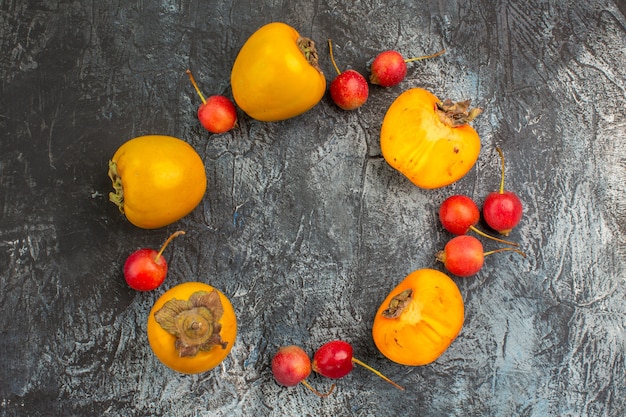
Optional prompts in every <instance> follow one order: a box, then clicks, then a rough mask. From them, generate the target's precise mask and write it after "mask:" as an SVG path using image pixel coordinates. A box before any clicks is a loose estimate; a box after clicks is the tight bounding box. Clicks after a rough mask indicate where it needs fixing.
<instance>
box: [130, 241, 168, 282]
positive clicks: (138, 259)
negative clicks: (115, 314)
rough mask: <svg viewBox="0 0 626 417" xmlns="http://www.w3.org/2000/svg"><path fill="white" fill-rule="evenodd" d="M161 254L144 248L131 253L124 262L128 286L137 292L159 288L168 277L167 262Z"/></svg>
mask: <svg viewBox="0 0 626 417" xmlns="http://www.w3.org/2000/svg"><path fill="white" fill-rule="evenodd" d="M158 253H159V252H158V251H156V250H154V249H148V248H143V249H139V250H137V251H135V252H133V253H131V254H130V255H129V256H128V258H126V262H124V279H125V280H126V283H127V284H128V286H129V287H130V288H132V289H134V290H137V291H151V290H154V289H156V288H158V287H159V286H160V285H161V284H162V283H163V281H164V280H165V276H166V275H167V261H166V260H165V258H164V257H163V256H159V259H157V260H156V261H155V259H156V256H157V254H158Z"/></svg>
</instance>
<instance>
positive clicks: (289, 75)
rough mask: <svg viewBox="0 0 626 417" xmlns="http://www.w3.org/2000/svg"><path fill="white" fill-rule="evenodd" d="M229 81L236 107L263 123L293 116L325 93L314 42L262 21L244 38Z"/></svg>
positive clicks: (282, 25) (279, 24)
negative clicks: (254, 30) (261, 23)
mask: <svg viewBox="0 0 626 417" xmlns="http://www.w3.org/2000/svg"><path fill="white" fill-rule="evenodd" d="M230 84H231V87H232V91H233V98H234V99H235V102H236V103H237V105H238V106H239V107H240V108H241V109H242V110H243V111H244V112H246V114H248V116H250V117H252V118H253V119H256V120H260V121H264V122H275V121H279V120H285V119H289V118H291V117H295V116H298V115H300V114H302V113H304V112H306V111H308V110H310V109H311V108H312V107H313V106H315V105H316V104H317V103H319V102H320V100H321V99H322V98H323V97H324V93H325V92H326V79H325V78H324V73H323V72H322V71H321V69H320V67H319V65H318V54H317V50H316V49H315V42H314V41H313V40H312V39H310V38H307V37H304V36H300V34H299V33H298V31H297V30H296V29H294V28H293V27H291V26H289V25H287V24H285V23H281V22H273V23H268V24H267V25H265V26H262V27H261V28H260V29H258V30H257V31H256V32H254V33H253V34H252V35H251V36H250V38H248V40H247V41H246V42H245V43H244V45H243V46H242V47H241V50H240V51H239V54H238V55H237V58H236V59H235V63H234V64H233V69H232V71H231V75H230Z"/></svg>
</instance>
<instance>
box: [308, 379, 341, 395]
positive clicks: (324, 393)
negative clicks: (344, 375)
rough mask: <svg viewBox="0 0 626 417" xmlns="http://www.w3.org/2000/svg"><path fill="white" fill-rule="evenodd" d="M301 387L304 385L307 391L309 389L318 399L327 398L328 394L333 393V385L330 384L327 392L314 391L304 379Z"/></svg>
mask: <svg viewBox="0 0 626 417" xmlns="http://www.w3.org/2000/svg"><path fill="white" fill-rule="evenodd" d="M302 385H304V386H305V387H307V388H308V389H310V390H311V391H312V392H313V394H315V395H317V396H318V397H321V398H324V397H328V396H329V395H330V394H332V393H333V391H334V390H335V384H332V385H331V386H330V389H329V390H328V392H319V391H318V390H316V389H315V388H313V387H312V386H311V384H309V383H308V382H307V381H306V379H303V380H302Z"/></svg>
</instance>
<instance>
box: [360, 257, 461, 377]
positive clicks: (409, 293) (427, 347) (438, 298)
mask: <svg viewBox="0 0 626 417" xmlns="http://www.w3.org/2000/svg"><path fill="white" fill-rule="evenodd" d="M464 320H465V309H464V306H463V297H462V296H461V292H460V291H459V288H458V286H457V285H456V283H455V282H454V281H453V280H452V279H451V278H450V277H448V276H447V275H446V274H444V273H443V272H440V271H437V270H434V269H420V270H417V271H414V272H412V273H410V274H409V275H408V276H407V277H406V278H405V279H404V280H403V281H402V282H400V284H398V286H396V288H394V289H393V290H392V291H391V292H390V293H389V295H388V296H387V298H385V301H383V303H382V304H381V305H380V307H379V309H378V312H377V313H376V317H375V318H374V324H373V326H372V336H373V338H374V343H375V344H376V347H377V348H378V350H379V351H380V352H381V353H382V354H383V355H385V356H386V357H387V358H388V359H390V360H392V361H393V362H396V363H399V364H402V365H410V366H419V365H427V364H429V363H431V362H434V361H435V360H436V359H437V358H439V357H440V356H441V355H442V354H443V352H445V351H446V349H447V348H448V347H449V346H450V344H451V343H452V342H453V341H454V339H455V338H456V337H457V336H458V334H459V333H460V331H461V328H462V327H463V321H464Z"/></svg>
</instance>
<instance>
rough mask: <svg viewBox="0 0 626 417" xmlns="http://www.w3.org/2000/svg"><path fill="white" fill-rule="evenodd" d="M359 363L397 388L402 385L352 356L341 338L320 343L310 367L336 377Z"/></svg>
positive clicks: (345, 373)
mask: <svg viewBox="0 0 626 417" xmlns="http://www.w3.org/2000/svg"><path fill="white" fill-rule="evenodd" d="M353 363H356V364H357V365H360V366H362V367H364V368H365V369H367V370H368V371H370V372H373V373H374V374H375V375H377V376H379V377H380V378H382V379H384V380H385V381H387V382H389V383H390V384H391V385H393V386H394V387H396V388H398V389H399V390H404V388H403V387H401V386H400V385H398V384H396V383H395V382H393V381H392V380H391V379H389V378H387V377H386V376H385V375H383V374H382V373H380V372H379V371H377V370H376V369H374V368H372V367H371V366H369V365H367V364H366V363H364V362H362V361H360V360H359V359H356V358H355V357H353V356H352V345H350V344H349V343H348V342H344V341H343V340H333V341H331V342H327V343H325V344H324V345H322V346H321V347H320V348H319V349H318V350H317V351H316V352H315V354H314V355H313V363H312V365H311V367H312V368H313V371H315V372H317V373H318V374H320V375H322V376H325V377H327V378H332V379H338V378H343V377H344V376H346V375H348V374H349V373H350V372H351V371H352V369H353V367H354V365H353Z"/></svg>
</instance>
